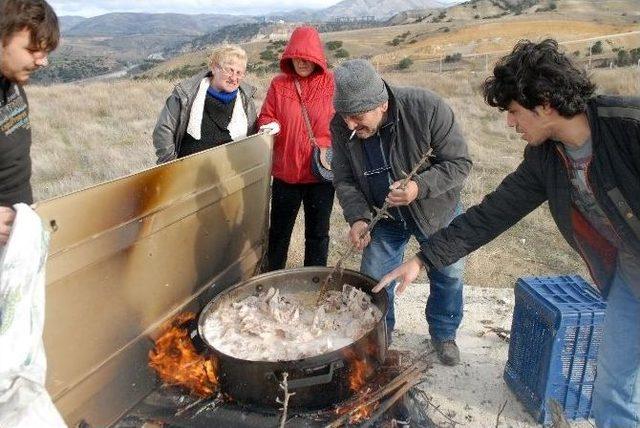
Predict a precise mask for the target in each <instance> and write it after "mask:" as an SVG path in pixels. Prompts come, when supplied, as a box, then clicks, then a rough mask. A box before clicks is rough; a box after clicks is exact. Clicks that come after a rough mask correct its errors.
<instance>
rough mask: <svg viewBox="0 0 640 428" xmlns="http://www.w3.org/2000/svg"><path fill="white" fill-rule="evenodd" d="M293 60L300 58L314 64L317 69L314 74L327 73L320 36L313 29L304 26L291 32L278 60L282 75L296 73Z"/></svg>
mask: <svg viewBox="0 0 640 428" xmlns="http://www.w3.org/2000/svg"><path fill="white" fill-rule="evenodd" d="M293 58H302V59H305V60H307V61H312V62H313V63H315V64H316V65H317V66H318V67H319V69H316V70H315V71H314V73H318V72H320V73H326V72H327V58H326V57H325V55H324V49H323V47H322V41H321V40H320V35H319V34H318V31H317V30H316V29H315V28H313V27H308V26H304V27H298V28H296V29H295V30H294V31H293V33H292V34H291V39H289V43H287V47H286V48H285V49H284V53H283V54H282V58H281V59H280V70H282V72H283V73H286V74H295V73H296V71H295V70H294V68H293V63H292V62H291V60H292V59H293Z"/></svg>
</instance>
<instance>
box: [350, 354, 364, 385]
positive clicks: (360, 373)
mask: <svg viewBox="0 0 640 428" xmlns="http://www.w3.org/2000/svg"><path fill="white" fill-rule="evenodd" d="M367 372H368V370H367V361H366V360H353V361H351V365H350V367H349V389H350V390H351V391H353V392H357V391H360V389H361V388H362V387H363V386H364V385H365V384H366V383H367Z"/></svg>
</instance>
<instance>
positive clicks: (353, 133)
mask: <svg viewBox="0 0 640 428" xmlns="http://www.w3.org/2000/svg"><path fill="white" fill-rule="evenodd" d="M354 135H356V130H355V129H354V130H353V132H352V133H351V136H350V137H349V139H352V138H353V136H354Z"/></svg>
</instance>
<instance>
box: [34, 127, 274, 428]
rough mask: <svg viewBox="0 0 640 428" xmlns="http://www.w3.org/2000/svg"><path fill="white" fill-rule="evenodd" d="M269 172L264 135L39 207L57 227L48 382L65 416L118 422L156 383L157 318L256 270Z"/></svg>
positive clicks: (50, 281) (51, 263)
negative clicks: (150, 357)
mask: <svg viewBox="0 0 640 428" xmlns="http://www.w3.org/2000/svg"><path fill="white" fill-rule="evenodd" d="M270 171H271V137H267V136H262V135H258V136H254V137H250V138H248V139H245V140H243V141H239V142H235V143H231V144H226V145H224V146H221V147H218V148H215V149H212V150H208V151H206V152H202V153H198V154H196V155H193V156H190V157H187V158H183V159H180V160H177V161H174V162H171V163H168V164H164V165H160V166H157V167H155V168H151V169H148V170H145V171H142V172H140V173H137V174H133V175H130V176H128V177H124V178H121V179H118V180H114V181H111V182H108V183H104V184H101V185H98V186H95V187H92V188H89V189H86V190H82V191H80V192H76V193H73V194H70V195H67V196H63V197H60V198H56V199H52V200H49V201H45V202H43V203H41V204H39V205H38V208H37V211H38V213H39V214H40V216H41V217H42V218H43V219H44V221H45V222H46V223H47V224H49V225H51V227H52V230H54V232H53V235H52V241H51V248H50V256H49V259H48V263H47V295H46V297H47V305H46V310H47V319H46V324H45V325H46V327H45V335H44V340H45V347H46V351H47V359H48V379H47V388H48V390H49V392H50V393H51V395H52V397H53V399H54V402H55V403H56V405H57V406H58V409H59V410H60V411H61V412H62V414H63V416H64V417H65V420H66V421H67V423H68V424H70V425H75V424H76V423H78V422H79V421H80V420H85V421H86V422H88V423H89V424H91V425H93V426H105V425H108V424H110V423H112V422H114V421H115V420H116V419H117V418H118V417H119V416H120V415H122V414H123V413H124V412H126V410H128V409H129V408H130V407H132V406H133V405H134V404H135V403H136V402H137V401H139V400H140V399H141V398H143V397H144V396H145V395H146V394H148V393H149V392H150V391H151V389H152V388H153V386H154V385H155V377H154V376H153V373H151V372H150V371H149V370H148V368H147V352H148V350H149V348H150V345H151V341H150V339H149V336H150V335H153V334H154V332H155V331H156V330H157V328H158V326H159V325H160V324H161V323H162V322H164V321H166V320H167V319H169V318H170V317H171V316H173V315H174V314H175V313H177V312H180V311H182V310H185V309H187V308H192V309H197V308H198V307H200V306H201V305H202V304H203V303H205V302H206V301H207V300H208V299H209V298H211V297H212V296H213V295H214V294H215V293H217V292H219V291H220V290H221V289H223V288H225V287H226V286H228V285H231V284H232V283H235V282H237V281H239V280H240V279H244V278H246V277H248V276H250V275H251V273H253V271H254V269H255V267H256V263H257V261H258V260H259V258H260V257H259V256H260V254H261V253H262V249H263V245H264V236H265V233H264V232H265V227H266V221H265V220H266V218H267V212H268V204H269V184H270Z"/></svg>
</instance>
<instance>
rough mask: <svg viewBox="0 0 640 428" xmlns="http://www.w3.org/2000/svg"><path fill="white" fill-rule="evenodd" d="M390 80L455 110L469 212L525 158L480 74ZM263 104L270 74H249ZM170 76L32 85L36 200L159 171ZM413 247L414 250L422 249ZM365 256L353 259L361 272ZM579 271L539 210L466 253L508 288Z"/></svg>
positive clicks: (486, 276)
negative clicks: (158, 141)
mask: <svg viewBox="0 0 640 428" xmlns="http://www.w3.org/2000/svg"><path fill="white" fill-rule="evenodd" d="M594 76H595V80H596V81H597V82H598V83H599V84H600V85H601V86H602V91H603V92H608V93H616V94H637V93H639V92H640V71H638V70H637V69H635V68H625V69H617V70H615V69H614V70H597V71H595V74H594ZM385 78H387V79H388V80H389V81H390V82H393V83H397V84H405V85H415V86H421V87H428V88H431V89H433V90H435V91H437V92H439V93H440V94H442V95H443V96H444V97H445V98H446V99H447V100H448V102H449V103H450V104H451V106H452V108H453V110H454V112H455V114H456V117H457V120H458V121H459V123H460V125H461V126H462V130H463V133H464V135H465V136H466V138H467V140H468V143H469V147H470V152H471V156H472V158H473V160H474V168H473V171H472V173H471V176H470V177H469V179H468V181H467V183H466V186H465V189H464V194H463V200H464V203H465V206H470V205H472V204H474V203H477V202H478V201H480V199H481V198H482V196H483V195H484V194H485V193H486V192H488V191H490V190H492V189H494V188H495V187H496V185H497V184H498V183H499V181H500V180H501V178H502V177H503V176H504V175H506V174H507V173H508V172H509V171H511V170H512V169H513V168H514V167H515V166H516V165H517V164H518V162H519V161H520V159H521V157H522V151H523V148H524V142H523V141H521V140H520V139H519V137H518V136H517V135H516V134H515V133H514V132H513V131H511V130H509V129H508V128H507V126H506V124H505V118H504V116H503V115H502V114H501V113H500V112H498V111H497V110H495V109H491V108H489V107H487V106H486V105H485V104H484V103H483V102H482V99H481V97H480V95H479V92H478V87H479V84H480V82H481V81H482V80H483V75H481V74H477V73H468V72H457V73H443V74H434V73H416V72H408V73H387V74H385ZM248 80H249V81H250V82H251V83H253V84H255V85H256V86H257V87H258V88H259V92H258V104H260V103H261V100H262V99H263V97H264V95H265V92H266V88H267V86H268V83H269V80H270V76H261V77H258V76H249V77H248ZM172 86H173V85H172V83H170V82H168V81H165V80H150V81H142V82H131V81H120V82H114V83H92V84H87V85H83V86H81V85H56V86H50V87H36V86H31V87H27V92H28V95H29V98H30V101H31V111H32V124H33V135H34V146H33V159H34V176H33V184H34V190H35V194H36V198H37V199H39V200H42V199H45V198H49V197H52V196H56V195H61V194H63V193H66V192H70V191H73V190H78V189H81V188H84V187H87V186H89V185H92V184H95V183H99V182H102V181H105V180H108V179H112V178H116V177H119V176H122V175H125V174H128V173H131V172H134V171H138V170H140V169H142V168H145V167H149V166H152V165H153V164H154V160H155V156H154V154H153V147H152V143H151V133H152V131H153V126H154V124H155V121H156V118H157V115H158V113H159V112H160V110H161V109H162V107H163V104H164V100H165V98H166V97H167V95H168V94H169V92H170V91H171V89H172ZM298 220H299V222H298V226H297V228H296V230H295V232H294V236H293V239H292V246H291V250H290V254H291V257H290V260H289V265H290V266H299V265H301V264H302V260H301V254H303V253H304V251H302V250H301V249H302V246H303V241H304V236H303V233H302V227H301V226H302V225H301V223H300V221H301V219H298ZM346 231H347V225H346V224H345V222H344V220H343V218H342V214H341V210H340V207H339V206H338V205H337V204H336V206H335V209H334V212H333V218H332V229H331V254H330V263H335V262H336V261H337V259H338V258H339V256H340V253H341V252H342V251H344V250H345V248H346V247H345V245H346V241H345V234H346ZM416 250H417V247H416V246H415V245H414V244H412V246H411V247H410V248H409V249H408V252H409V253H410V252H413V251H416ZM358 265H359V257H353V258H352V259H351V260H349V261H348V266H350V267H352V268H357V267H358ZM567 272H580V273H583V274H586V272H585V271H584V268H583V266H582V263H581V261H580V260H579V258H578V256H577V255H576V254H574V253H573V252H572V251H571V250H570V249H569V248H568V246H567V245H566V244H565V243H564V241H563V240H562V239H561V237H560V235H559V234H558V232H557V231H556V229H555V226H554V225H553V223H552V221H551V218H550V215H549V213H548V211H547V209H546V207H543V208H540V209H538V210H536V211H535V212H534V213H532V214H531V215H529V216H528V217H527V218H526V219H525V220H524V221H523V222H521V223H520V224H519V225H517V226H516V227H514V228H513V229H511V230H509V231H508V232H507V233H505V234H504V235H503V236H502V237H501V238H499V239H498V240H496V241H494V242H493V243H491V244H489V245H488V246H486V247H485V248H483V249H482V250H479V251H478V252H476V253H475V254H473V255H472V256H470V257H469V261H468V268H467V272H466V281H467V282H468V283H470V284H478V285H487V286H510V285H512V284H513V281H514V279H515V278H516V277H518V276H521V275H529V274H557V273H567Z"/></svg>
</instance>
